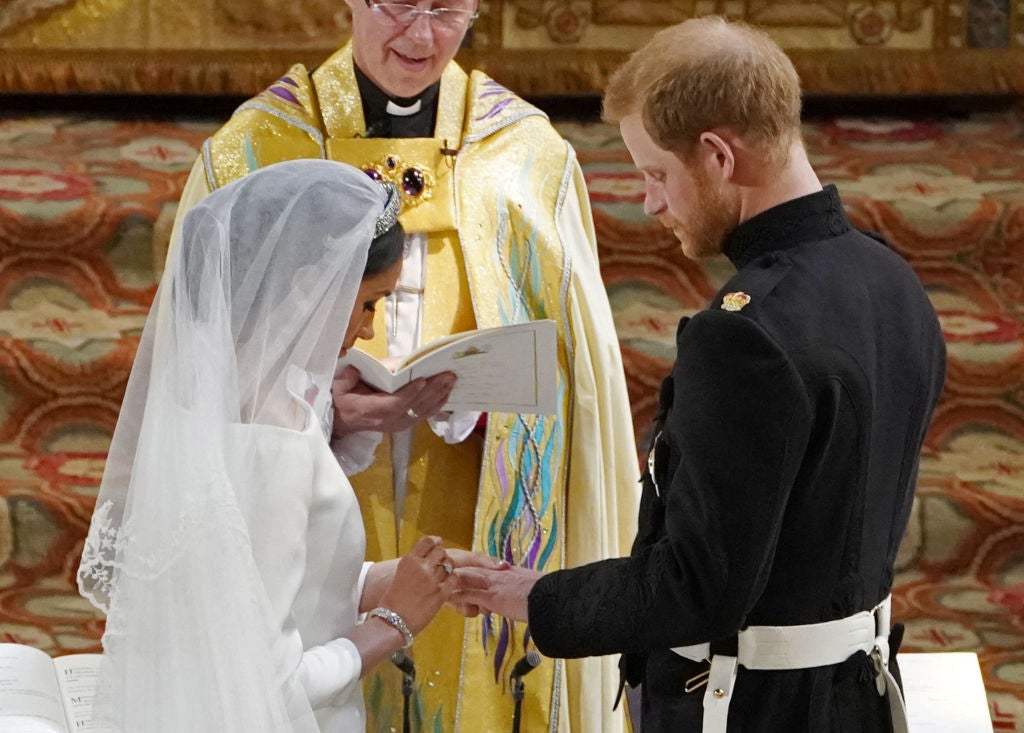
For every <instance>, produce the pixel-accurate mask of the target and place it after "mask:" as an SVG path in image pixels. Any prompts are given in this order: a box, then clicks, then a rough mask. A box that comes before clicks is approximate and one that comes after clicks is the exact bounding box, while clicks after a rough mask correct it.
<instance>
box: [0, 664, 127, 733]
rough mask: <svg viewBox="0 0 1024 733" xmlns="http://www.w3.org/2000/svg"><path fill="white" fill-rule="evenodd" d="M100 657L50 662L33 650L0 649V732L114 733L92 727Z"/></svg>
mask: <svg viewBox="0 0 1024 733" xmlns="http://www.w3.org/2000/svg"><path fill="white" fill-rule="evenodd" d="M101 658H102V657H101V655H99V654H68V655H66V656H63V657H57V658H56V659H51V658H50V656H49V655H48V654H47V653H46V652H43V651H40V650H39V649H36V648H35V647H31V646H26V645H24V644H0V731H11V732H12V733H13V732H14V731H17V733H86V732H88V733H114V731H113V730H112V729H110V728H109V727H106V726H101V725H99V724H95V723H93V722H92V701H93V696H94V693H95V690H96V675H97V672H98V671H99V665H100V659H101Z"/></svg>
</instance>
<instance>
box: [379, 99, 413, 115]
mask: <svg viewBox="0 0 1024 733" xmlns="http://www.w3.org/2000/svg"><path fill="white" fill-rule="evenodd" d="M422 106H423V105H422V104H421V103H420V100H418V99H417V100H416V101H415V102H413V103H412V104H410V105H409V106H408V107H402V106H401V105H398V104H395V103H394V102H392V101H391V100H390V99H389V100H388V104H387V106H386V107H385V108H384V111H385V112H387V113H388V114H389V115H393V116H394V117H411V116H412V115H414V114H416V113H417V112H419V111H420V107H422Z"/></svg>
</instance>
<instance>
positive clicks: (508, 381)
mask: <svg viewBox="0 0 1024 733" xmlns="http://www.w3.org/2000/svg"><path fill="white" fill-rule="evenodd" d="M556 339H557V329H556V327H555V322H554V321H551V320H544V321H531V322H529V323H518V324H515V325H512V326H503V327H501V328H495V329H484V330H480V331H476V332H474V333H473V334H472V335H471V336H467V337H465V338H461V339H458V340H456V341H452V342H450V343H447V344H445V345H444V346H442V347H441V348H437V349H433V350H431V351H430V352H429V353H427V354H426V355H425V356H421V357H419V358H417V359H416V360H415V361H413V362H412V363H411V364H409V365H408V366H407V367H405V369H404V370H403V371H408V372H409V377H410V380H409V381H411V380H413V379H417V378H419V377H429V376H431V375H432V374H438V373H439V372H444V371H452V372H455V374H456V376H457V377H458V381H456V383H455V388H454V389H453V390H452V393H451V396H450V397H449V399H448V402H447V403H446V404H445V405H444V409H445V410H451V411H455V410H467V411H470V410H479V411H481V412H515V413H537V414H541V415H550V414H553V413H554V412H555V400H556V384H555V380H556V366H557V358H558V352H557V342H556Z"/></svg>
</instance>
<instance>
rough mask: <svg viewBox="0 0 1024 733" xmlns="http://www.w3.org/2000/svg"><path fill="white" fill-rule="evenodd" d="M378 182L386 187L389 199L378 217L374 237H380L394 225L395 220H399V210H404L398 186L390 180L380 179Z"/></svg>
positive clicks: (382, 186)
mask: <svg viewBox="0 0 1024 733" xmlns="http://www.w3.org/2000/svg"><path fill="white" fill-rule="evenodd" d="M378 183H379V184H380V186H381V188H383V189H384V193H385V195H386V196H387V201H386V202H385V203H384V211H382V212H381V215H380V216H378V217H377V225H376V226H375V227H374V228H373V236H374V238H377V237H379V236H380V235H381V234H384V232H386V231H387V230H388V229H390V228H391V227H393V226H394V225H395V222H397V221H398V214H399V212H400V211H401V210H402V196H401V194H400V193H399V192H398V186H396V185H395V184H393V183H391V182H390V181H378Z"/></svg>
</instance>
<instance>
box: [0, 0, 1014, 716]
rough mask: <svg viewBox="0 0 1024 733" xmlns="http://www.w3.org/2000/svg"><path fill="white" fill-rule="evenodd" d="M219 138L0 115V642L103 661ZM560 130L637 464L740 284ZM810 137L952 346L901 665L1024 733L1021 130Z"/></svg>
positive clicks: (825, 168)
mask: <svg viewBox="0 0 1024 733" xmlns="http://www.w3.org/2000/svg"><path fill="white" fill-rule="evenodd" d="M8 5H9V4H8ZM667 6H668V4H666V7H667ZM239 12H241V11H239ZM295 22H296V23H298V22H299V19H298V18H297V19H296V21H295ZM297 27H298V26H297ZM220 122H222V120H212V119H207V120H178V121H166V122H140V121H119V120H114V119H105V118H98V117H88V116H76V117H67V116H63V117H62V116H40V117H31V118H7V119H4V118H3V117H0V638H3V639H5V640H11V641H17V642H21V643H25V644H31V645H34V646H37V647H39V648H41V649H44V650H45V651H47V652H49V653H51V654H61V653H67V652H74V651H80V650H96V649H97V648H98V640H99V638H100V635H101V633H102V629H103V620H102V618H101V617H100V616H99V615H98V614H97V613H96V612H95V611H94V610H93V609H92V607H91V606H89V604H88V603H87V602H86V601H84V600H83V599H81V598H80V597H79V596H78V594H77V591H76V589H75V583H74V575H75V571H76V569H77V566H78V562H79V557H80V554H81V551H82V542H83V538H84V536H85V533H86V530H87V527H88V524H89V518H90V515H91V512H92V508H93V503H94V501H95V493H96V490H97V487H98V484H99V481H100V477H101V475H102V471H103V465H104V459H105V457H106V450H107V447H108V445H109V441H110V435H111V433H112V430H113V428H114V424H115V421H116V419H117V413H118V409H119V405H120V401H121V398H122V395H123V393H124V389H125V383H126V380H127V377H128V373H129V370H130V368H131V362H132V358H133V356H134V352H135V349H136V347H137V345H138V339H139V335H140V331H141V327H142V324H143V322H144V320H145V316H146V312H147V308H148V306H149V303H150V301H151V299H152V297H153V294H154V291H155V283H156V273H157V271H158V270H159V269H160V265H161V254H160V253H162V252H163V251H164V246H165V244H166V240H167V236H168V230H169V227H170V223H171V221H172V219H173V215H174V210H175V202H176V200H177V198H178V196H179V195H180V192H181V187H182V186H183V185H184V181H185V178H186V175H187V173H188V170H189V167H190V166H191V164H192V161H193V160H194V158H195V156H196V154H197V151H198V148H199V146H200V144H201V142H202V141H203V139H204V138H206V137H207V136H208V135H209V134H210V133H211V132H212V131H213V130H214V129H215V128H216V127H217V126H218V125H219V124H220ZM559 128H560V130H561V131H562V132H563V133H564V134H565V135H566V136H567V137H568V138H569V139H570V140H571V141H572V143H573V144H574V146H575V147H576V148H577V150H578V153H579V156H580V160H581V162H582V164H583V169H584V173H585V176H586V179H587V183H588V186H589V190H590V196H591V200H592V202H593V205H594V218H595V224H596V230H597V234H598V241H599V247H600V255H601V264H602V275H603V278H604V282H605V286H606V287H607V290H608V293H609V296H610V299H611V303H612V308H613V312H614V315H615V321H616V328H617V331H618V336H619V339H620V343H621V345H622V351H623V356H624V362H625V366H626V370H627V379H628V386H629V391H630V398H631V401H632V405H633V417H634V421H635V426H636V429H637V434H638V436H640V439H641V442H642V443H643V442H644V437H643V436H645V435H646V434H647V432H648V429H649V425H650V418H651V414H652V412H653V409H654V406H655V401H656V395H657V389H658V385H659V383H660V380H661V378H662V377H663V376H664V374H665V373H666V372H667V370H668V368H669V366H670V364H671V361H672V359H673V356H674V354H673V346H674V334H675V329H676V323H677V321H678V319H679V317H680V316H681V315H684V314H690V313H693V312H694V311H695V310H697V309H700V308H702V307H703V305H704V304H705V302H706V301H707V300H708V299H710V298H711V297H712V296H713V295H714V293H715V292H716V290H717V289H718V288H719V286H720V285H721V284H722V283H723V282H724V281H725V279H726V278H727V277H729V275H730V273H731V269H730V266H729V265H728V263H727V262H726V261H724V260H714V261H709V262H706V263H701V264H696V263H693V262H690V261H688V260H686V259H685V258H683V256H682V255H681V253H680V251H679V247H678V245H677V243H676V242H675V241H674V239H673V237H672V235H671V234H670V233H668V232H666V231H665V230H663V229H662V228H661V227H660V226H659V225H658V224H657V223H656V222H654V221H651V220H650V219H647V218H646V217H644V215H643V213H642V207H641V201H642V196H643V188H642V181H641V179H640V177H639V176H638V174H637V173H636V171H635V170H634V169H633V167H632V166H631V164H630V163H629V158H628V155H627V154H626V151H625V150H624V149H623V147H622V143H621V140H620V139H619V136H618V133H617V131H616V130H615V129H614V128H612V127H609V126H607V125H603V124H583V123H561V124H559ZM804 135H805V138H806V140H807V145H808V148H809V151H810V154H811V160H812V162H813V163H814V165H815V166H816V168H817V170H818V171H819V173H820V175H821V177H822V179H823V180H825V181H832V182H835V183H837V184H838V186H839V189H840V191H841V193H842V194H843V196H844V199H845V201H846V204H847V207H848V209H849V213H850V215H851V217H852V218H853V220H854V221H855V223H857V224H858V225H859V226H862V227H866V228H870V229H874V230H876V231H879V232H881V233H883V234H884V235H885V236H886V237H888V238H889V240H890V241H891V242H892V244H893V246H894V248H895V249H896V250H897V251H898V252H899V253H900V254H902V255H903V256H904V257H905V258H907V259H908V260H909V262H910V263H911V264H912V265H913V267H914V268H915V270H916V272H917V273H918V275H919V276H920V277H921V279H922V281H923V282H924V283H925V285H926V287H927V288H928V291H929V293H930V296H931V298H932V300H933V302H934V304H935V306H936V308H937V310H938V312H939V316H940V318H941V321H942V326H943V330H944V333H945V337H946V341H947V343H948V348H949V377H948V382H947V385H946V390H945V393H944V395H943V397H942V400H941V402H940V405H939V408H938V412H937V414H936V417H935V420H934V424H933V425H932V427H931V430H930V431H929V433H928V436H927V443H926V446H925V451H924V455H923V458H922V462H921V472H920V476H919V481H918V487H917V500H916V502H915V507H914V511H913V514H912V519H911V523H910V528H909V532H908V535H907V537H906V540H905V542H904V544H903V547H902V550H901V553H900V557H899V574H898V576H897V579H896V587H895V592H894V609H893V616H894V618H895V619H898V620H902V621H905V622H906V624H907V635H906V642H905V648H906V649H907V650H909V651H957V650H965V651H976V652H978V654H979V657H980V661H981V666H982V670H983V673H984V678H985V684H986V687H987V690H988V696H989V704H990V712H991V714H992V718H993V721H994V723H995V724H996V730H997V731H999V732H1000V733H1002V732H1004V731H1017V732H1018V733H1024V109H1018V110H1015V111H1011V112H1000V113H988V114H975V115H972V116H970V117H967V118H964V119H957V120H951V119H943V120H936V121H911V120H892V119H887V120H861V119H844V118H828V119H818V120H811V121H809V122H807V124H805V126H804ZM154 253H156V254H154ZM898 317H899V314H898V313H894V314H893V318H898ZM396 674H397V672H396Z"/></svg>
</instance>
